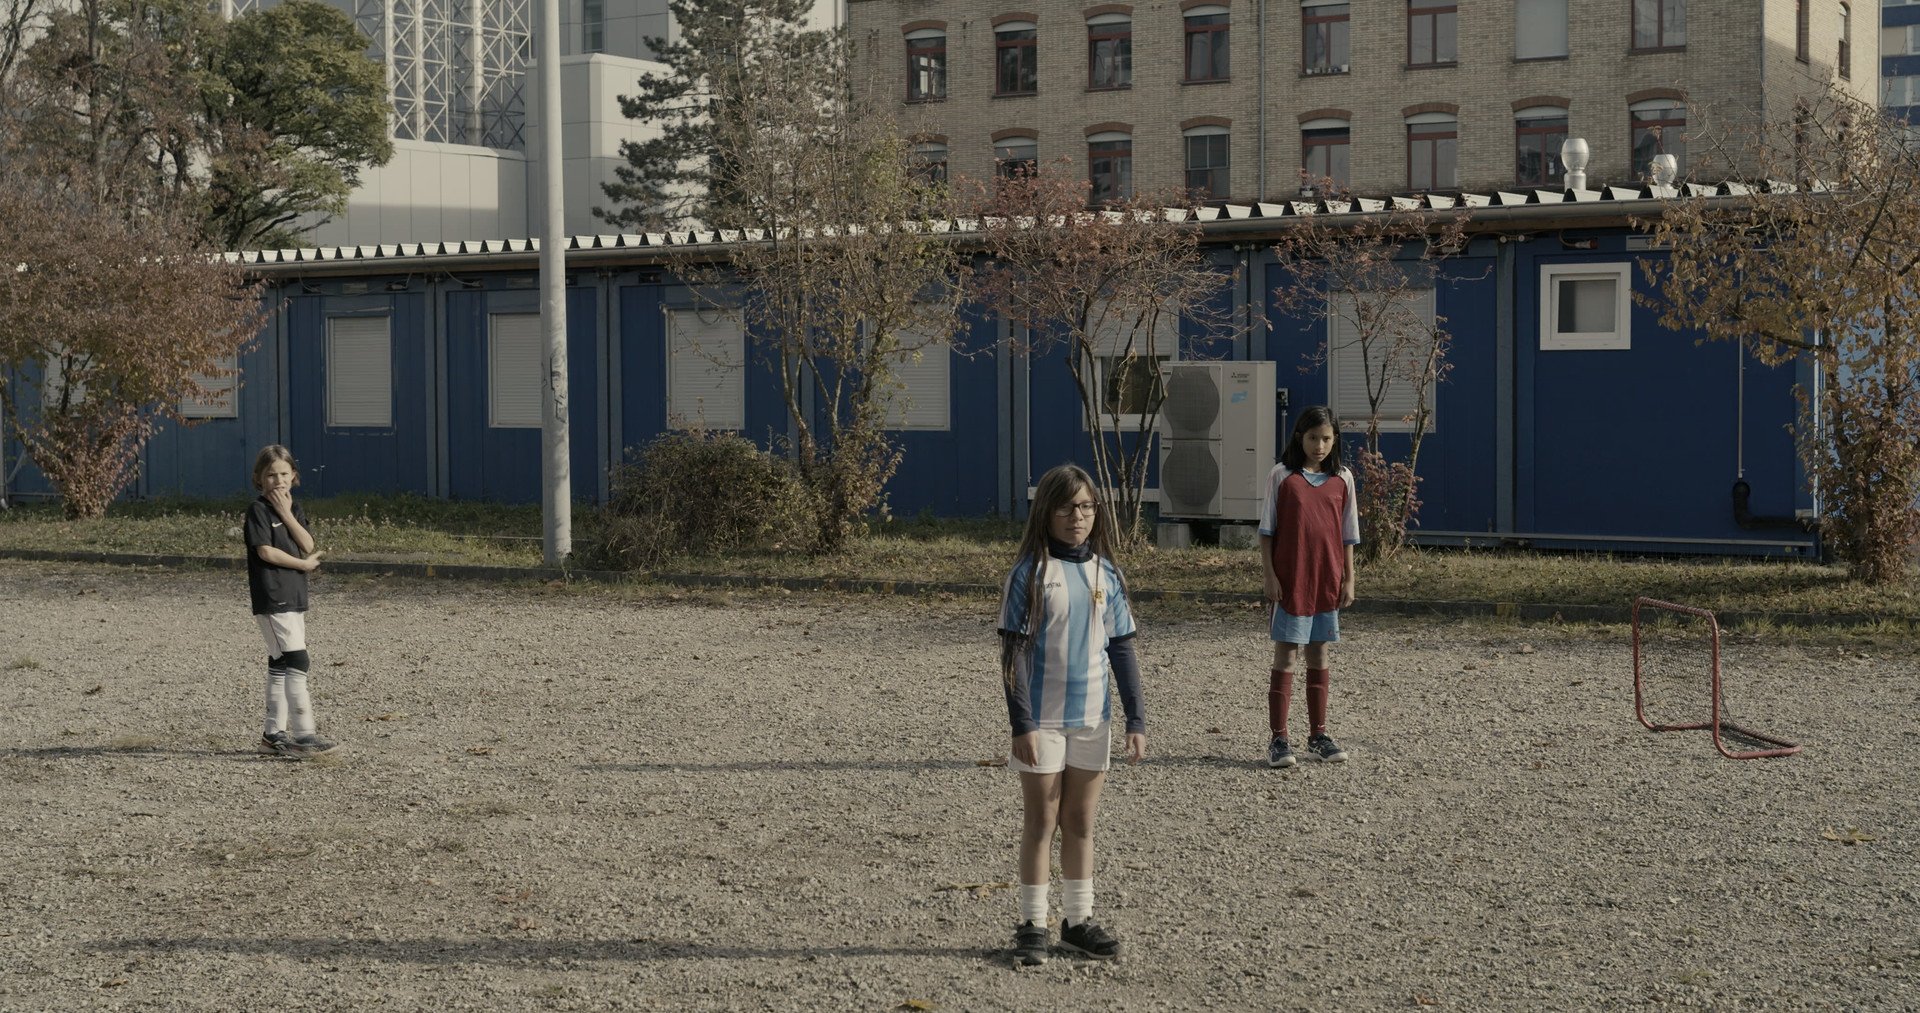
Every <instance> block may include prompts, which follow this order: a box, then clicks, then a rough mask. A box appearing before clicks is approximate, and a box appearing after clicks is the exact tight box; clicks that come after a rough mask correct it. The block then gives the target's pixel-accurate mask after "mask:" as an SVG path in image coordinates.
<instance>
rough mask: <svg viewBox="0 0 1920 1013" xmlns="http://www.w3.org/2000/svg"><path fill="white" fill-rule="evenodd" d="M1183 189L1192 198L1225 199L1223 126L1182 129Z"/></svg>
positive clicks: (1225, 139) (1226, 139) (1225, 140)
mask: <svg viewBox="0 0 1920 1013" xmlns="http://www.w3.org/2000/svg"><path fill="white" fill-rule="evenodd" d="M1184 140H1185V141H1186V146H1187V190H1188V192H1189V193H1191V194H1192V195H1193V199H1194V200H1201V201H1208V200H1225V199H1227V196H1228V195H1229V194H1230V193H1231V192H1232V191H1231V190H1230V189H1229V188H1228V172H1227V169H1228V148H1229V144H1228V142H1229V141H1230V140H1231V135H1230V134H1228V133H1227V128H1226V127H1215V126H1207V127H1194V128H1193V129H1191V130H1188V131H1186V134H1185V137H1184Z"/></svg>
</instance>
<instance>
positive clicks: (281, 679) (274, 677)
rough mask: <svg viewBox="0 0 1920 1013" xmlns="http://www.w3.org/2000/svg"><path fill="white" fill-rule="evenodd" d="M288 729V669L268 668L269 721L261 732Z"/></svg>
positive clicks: (267, 733) (264, 733) (266, 732)
mask: <svg viewBox="0 0 1920 1013" xmlns="http://www.w3.org/2000/svg"><path fill="white" fill-rule="evenodd" d="M286 730H287V670H286V669H284V668H273V667H271V666H269V667H268V668H267V721H266V725H265V727H263V728H261V730H260V734H262V735H272V734H273V733H274V732H284V731H286Z"/></svg>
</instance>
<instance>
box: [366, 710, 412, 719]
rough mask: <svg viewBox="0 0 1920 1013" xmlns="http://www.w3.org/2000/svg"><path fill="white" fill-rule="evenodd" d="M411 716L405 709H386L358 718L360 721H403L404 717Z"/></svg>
mask: <svg viewBox="0 0 1920 1013" xmlns="http://www.w3.org/2000/svg"><path fill="white" fill-rule="evenodd" d="M412 716H413V715H411V714H408V713H407V712H406V711H388V712H386V713H385V714H369V715H367V716H366V717H363V718H361V719H360V720H362V721H405V720H406V719H408V718H410V717H412Z"/></svg>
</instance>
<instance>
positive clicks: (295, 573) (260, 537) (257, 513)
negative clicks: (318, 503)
mask: <svg viewBox="0 0 1920 1013" xmlns="http://www.w3.org/2000/svg"><path fill="white" fill-rule="evenodd" d="M293 519H294V520H297V521H299V522H300V526H301V527H303V528H304V527H306V526H307V514H306V512H305V511H303V510H301V509H300V504H298V503H295V504H294V505H293ZM308 530H312V529H310V528H309V529H308ZM262 545H271V546H273V547H274V548H276V549H279V550H280V551H281V552H284V553H286V554H287V555H289V556H301V555H304V554H303V553H302V552H301V551H300V546H299V545H298V544H297V543H296V542H294V540H293V536H292V535H291V534H288V533H287V528H286V525H284V524H282V523H281V522H280V514H279V512H278V511H276V510H274V509H273V507H272V506H271V505H270V504H268V503H267V498H266V497H265V496H262V497H260V498H259V499H256V500H254V501H253V504H252V505H251V506H249V507H247V590H248V591H249V592H250V593H251V594H252V595H253V614H254V615H257V616H265V615H275V614H278V613H281V612H305V611H306V610H307V575H306V573H305V571H302V570H290V569H288V568H286V567H284V566H275V565H273V564H272V563H269V562H267V561H266V560H264V559H261V558H260V553H259V552H257V551H255V550H256V549H258V548H259V547H260V546H262Z"/></svg>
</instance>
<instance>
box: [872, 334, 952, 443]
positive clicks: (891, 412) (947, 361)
mask: <svg viewBox="0 0 1920 1013" xmlns="http://www.w3.org/2000/svg"><path fill="white" fill-rule="evenodd" d="M900 343H901V344H903V345H905V346H907V347H906V348H904V349H902V350H900V351H899V352H898V353H897V354H895V356H894V359H893V377H894V379H895V380H896V381H898V386H897V387H895V388H894V390H893V392H892V400H890V401H888V402H887V422H886V426H887V428H888V429H926V430H942V431H944V430H947V429H951V428H952V427H953V407H952V402H953V351H952V346H950V345H949V344H947V342H945V341H931V342H930V341H927V340H926V339H925V338H922V337H920V336H918V335H914V334H905V335H902V336H901V341H900ZM916 350H917V351H918V353H919V354H918V356H917V361H916V356H915V351H916Z"/></svg>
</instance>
